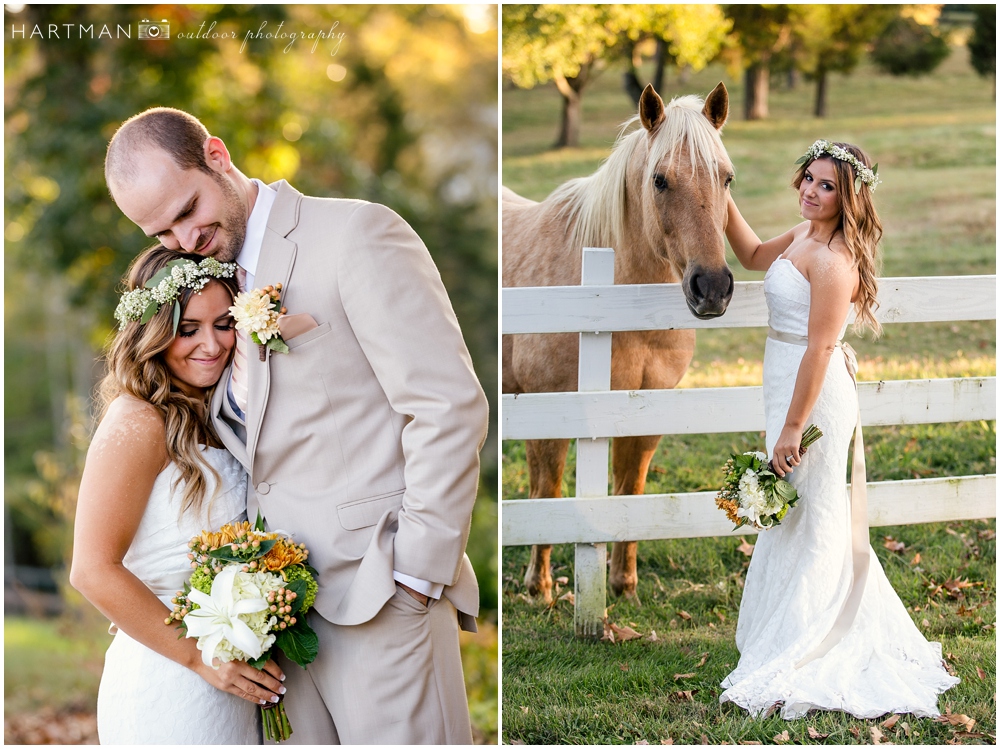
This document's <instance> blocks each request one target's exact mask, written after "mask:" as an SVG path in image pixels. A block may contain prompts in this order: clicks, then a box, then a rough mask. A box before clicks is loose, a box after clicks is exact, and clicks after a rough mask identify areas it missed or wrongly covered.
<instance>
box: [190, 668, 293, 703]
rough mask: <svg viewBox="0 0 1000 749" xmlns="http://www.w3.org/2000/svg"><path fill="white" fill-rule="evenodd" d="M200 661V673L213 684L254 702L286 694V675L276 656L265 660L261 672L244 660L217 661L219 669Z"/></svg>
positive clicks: (266, 700)
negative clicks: (284, 682) (284, 683)
mask: <svg viewBox="0 0 1000 749" xmlns="http://www.w3.org/2000/svg"><path fill="white" fill-rule="evenodd" d="M198 663H199V667H198V668H197V669H196V670H197V672H198V675H199V676H201V678H203V679H204V680H205V681H207V682H208V683H209V684H211V685H212V686H213V687H215V688H216V689H221V690H222V691H223V692H229V693H230V694H235V695H236V696H237V697H241V698H242V699H244V700H247V701H248V702H252V703H254V704H255V705H265V704H267V703H268V702H271V703H274V702H277V701H278V696H279V695H282V694H284V693H285V688H284V687H283V686H282V685H281V682H282V681H283V680H284V678H285V675H284V673H282V671H281V667H280V666H279V665H278V664H277V663H275V662H274V660H273V659H272V660H269V661H268V662H267V663H265V664H264V668H263V670H260V671H258V670H257V669H256V668H254V667H253V666H251V665H250V664H249V663H244V662H243V661H230V662H229V663H221V664H220V663H219V662H218V660H216V665H218V668H212V667H210V666H206V665H205V664H204V663H202V662H201V661H199V662H198Z"/></svg>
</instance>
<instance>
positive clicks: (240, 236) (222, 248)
mask: <svg viewBox="0 0 1000 749" xmlns="http://www.w3.org/2000/svg"><path fill="white" fill-rule="evenodd" d="M216 181H217V182H218V184H219V187H220V189H221V190H222V194H223V199H224V201H225V202H224V204H223V210H224V212H225V215H224V216H223V218H222V221H220V222H218V223H217V224H214V226H215V227H216V228H215V231H214V233H215V234H217V233H218V232H220V231H221V232H222V236H221V237H220V239H221V240H222V243H221V244H219V245H217V246H216V248H215V252H213V253H212V257H214V258H215V259H216V260H218V261H219V262H220V263H231V262H233V261H235V260H236V257H237V256H238V255H239V254H240V250H242V249H243V242H244V241H246V236H247V221H248V220H249V219H250V217H249V216H248V215H247V211H246V208H245V207H244V206H243V203H242V202H241V201H240V195H239V193H238V192H236V188H235V187H233V185H232V183H231V182H230V181H229V180H227V179H226V178H224V177H221V176H220V177H217V178H216ZM212 236H213V231H212V228H211V227H210V228H209V229H207V230H206V231H204V232H202V234H201V236H200V237H198V244H197V245H196V248H195V252H197V253H198V254H201V248H202V247H204V246H205V245H206V244H207V243H208V242H209V241H210V240H211V239H212Z"/></svg>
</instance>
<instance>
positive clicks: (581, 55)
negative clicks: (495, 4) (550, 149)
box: [502, 5, 618, 148]
mask: <svg viewBox="0 0 1000 749" xmlns="http://www.w3.org/2000/svg"><path fill="white" fill-rule="evenodd" d="M613 8H614V6H607V5H505V6H503V21H502V28H503V71H504V73H505V74H507V75H508V76H510V78H511V80H513V81H514V83H515V84H516V85H517V86H520V87H521V88H532V87H533V86H535V85H537V84H539V83H546V82H547V81H554V82H555V84H556V88H557V89H558V90H559V94H560V95H561V96H562V99H563V111H562V120H561V122H560V126H559V136H558V137H557V139H556V143H555V146H556V148H564V147H567V146H573V147H575V146H578V145H579V144H580V122H581V120H582V104H581V102H582V97H583V90H584V89H585V88H586V86H587V84H588V83H589V82H590V80H591V76H592V74H593V73H594V72H595V65H596V64H597V63H598V61H599V60H601V59H602V58H603V57H604V56H605V55H606V54H608V51H609V50H610V49H612V48H613V47H614V46H615V45H616V44H617V43H618V35H617V34H616V33H615V32H614V31H612V30H611V29H609V28H608V25H609V17H610V13H611V12H613V11H612V10H611V9H613Z"/></svg>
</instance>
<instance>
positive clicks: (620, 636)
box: [609, 623, 642, 642]
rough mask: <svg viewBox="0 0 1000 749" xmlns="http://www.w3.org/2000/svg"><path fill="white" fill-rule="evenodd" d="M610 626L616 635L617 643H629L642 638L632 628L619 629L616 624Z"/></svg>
mask: <svg viewBox="0 0 1000 749" xmlns="http://www.w3.org/2000/svg"><path fill="white" fill-rule="evenodd" d="M609 626H610V627H611V631H612V632H614V633H615V642H628V641H629V640H634V639H636V638H637V637H642V635H641V634H640V633H639V632H636V631H635V630H634V629H632V628H631V627H619V626H618V625H617V624H614V623H611V624H610V625H609Z"/></svg>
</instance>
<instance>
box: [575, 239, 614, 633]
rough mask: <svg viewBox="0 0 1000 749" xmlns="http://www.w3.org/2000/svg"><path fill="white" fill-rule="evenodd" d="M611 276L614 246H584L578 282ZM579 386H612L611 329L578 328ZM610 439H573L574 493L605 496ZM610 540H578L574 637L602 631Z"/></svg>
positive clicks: (607, 280)
mask: <svg viewBox="0 0 1000 749" xmlns="http://www.w3.org/2000/svg"><path fill="white" fill-rule="evenodd" d="M614 282H615V252H614V250H612V249H607V248H604V249H597V248H593V247H585V248H584V250H583V272H582V274H581V280H580V283H581V285H582V286H607V285H610V284H613V283H614ZM577 388H578V390H580V391H581V392H584V391H594V390H610V389H611V333H600V332H596V331H595V332H593V333H580V365H579V379H578V385H577ZM608 444H609V441H608V439H607V438H606V437H602V438H599V439H587V438H580V439H578V440H577V441H576V496H578V497H606V496H608ZM607 579H608V545H607V544H605V543H599V544H576V559H575V562H574V571H573V587H574V600H575V604H574V629H575V631H576V635H577V636H578V637H589V638H600V637H602V636H603V635H604V613H605V605H606V603H607Z"/></svg>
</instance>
